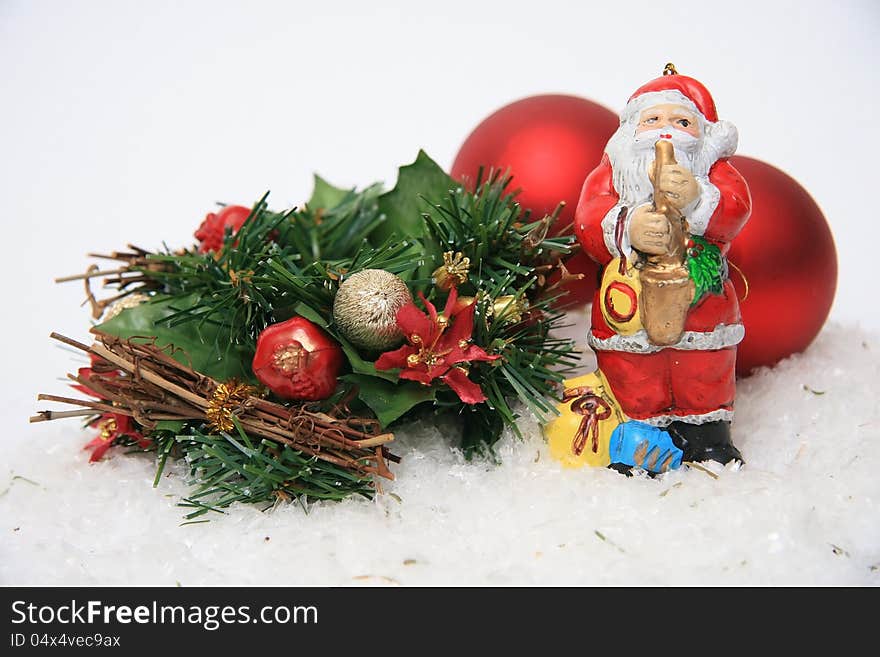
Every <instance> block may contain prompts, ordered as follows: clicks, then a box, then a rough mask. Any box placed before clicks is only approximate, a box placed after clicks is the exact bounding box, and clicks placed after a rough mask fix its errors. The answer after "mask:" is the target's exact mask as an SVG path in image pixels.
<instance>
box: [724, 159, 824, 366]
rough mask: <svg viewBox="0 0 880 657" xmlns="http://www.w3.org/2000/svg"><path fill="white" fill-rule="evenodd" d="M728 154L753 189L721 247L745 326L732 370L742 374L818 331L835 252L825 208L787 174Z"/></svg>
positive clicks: (804, 345) (792, 349)
mask: <svg viewBox="0 0 880 657" xmlns="http://www.w3.org/2000/svg"><path fill="white" fill-rule="evenodd" d="M730 161H731V163H732V164H733V165H734V166H735V167H736V169H737V170H738V171H739V172H740V173H741V174H742V175H743V177H744V178H745V179H746V181H747V182H748V184H749V190H750V191H751V195H752V215H751V217H750V218H749V221H748V222H747V223H746V225H745V228H743V230H742V232H741V233H740V234H739V235H738V236H737V237H736V239H734V241H733V244H732V246H731V248H730V252H729V253H728V260H729V262H730V263H731V265H732V266H731V272H730V277H731V279H732V280H733V282H734V286H735V287H736V291H737V294H738V295H739V298H740V310H741V312H742V318H743V324H744V326H745V329H746V335H745V338H744V339H743V341H742V342H741V343H740V345H739V348H738V350H737V360H736V371H737V374H739V375H740V376H745V375H746V374H748V373H749V372H751V371H752V370H753V369H754V368H756V367H760V366H763V365H774V364H775V363H777V362H779V361H780V360H782V359H783V358H785V357H787V356H790V355H791V354H795V353H798V352H800V351H803V350H804V349H806V348H807V347H808V346H809V345H810V343H811V342H812V341H813V339H814V338H815V337H816V335H818V333H819V331H820V330H821V329H822V325H823V324H824V323H825V320H826V319H827V318H828V312H829V311H830V310H831V304H832V302H833V301H834V292H835V290H836V289H837V252H836V251H835V248H834V239H833V238H832V236H831V229H830V228H829V226H828V222H827V221H826V220H825V216H824V215H823V214H822V211H821V210H820V209H819V206H818V205H816V202H815V201H814V200H813V199H812V197H811V196H810V194H809V193H808V192H807V191H806V190H805V189H804V188H803V187H801V185H799V184H798V183H797V182H796V181H795V180H794V179H793V178H791V177H790V176H788V175H786V174H785V173H783V172H782V171H780V170H779V169H777V168H776V167H773V166H771V165H769V164H767V163H765V162H761V161H760V160H755V159H752V158H750V157H743V156H735V157H732V158H731V160H730ZM736 268H739V270H741V272H742V276H740V275H738V274H737V272H736ZM743 278H744V279H745V281H744V280H743ZM746 282H747V283H746ZM746 287H748V293H747V294H746Z"/></svg>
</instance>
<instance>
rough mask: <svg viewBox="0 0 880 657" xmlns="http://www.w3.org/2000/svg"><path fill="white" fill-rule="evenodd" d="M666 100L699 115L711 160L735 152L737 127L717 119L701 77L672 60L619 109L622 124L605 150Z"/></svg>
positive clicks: (627, 138) (611, 146) (626, 137)
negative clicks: (678, 70)
mask: <svg viewBox="0 0 880 657" xmlns="http://www.w3.org/2000/svg"><path fill="white" fill-rule="evenodd" d="M663 104H674V105H681V106H683V107H686V108H688V109H689V110H691V111H692V112H694V113H695V114H697V115H698V116H699V118H700V123H701V124H702V128H703V131H704V138H705V142H706V146H707V147H708V148H709V149H710V150H709V151H708V153H710V154H711V156H712V158H713V160H712V161H714V160H715V159H718V158H722V157H730V156H731V155H733V154H734V152H736V145H737V141H738V135H737V131H736V127H735V126H734V125H733V124H732V123H730V122H729V121H719V120H718V111H717V110H716V109H715V101H714V100H712V95H711V94H710V93H709V90H708V89H706V87H704V86H703V84H702V83H701V82H700V81H698V80H695V79H694V78H690V77H688V76H686V75H679V74H678V73H676V72H675V67H674V66H672V65H671V64H667V65H666V69H665V71H664V72H663V75H661V76H660V77H659V78H655V79H653V80H651V81H650V82H648V83H647V84H643V85H642V86H641V87H639V88H638V89H636V92H635V93H634V94H633V95H632V96H630V98H629V101H628V102H627V103H626V107H625V108H624V109H623V111H622V112H621V113H620V128H619V129H618V131H617V133H615V136H613V137H612V138H611V141H610V142H609V143H608V147H607V148H606V150H607V151H609V152H612V151H613V150H614V148H615V146H614V144H615V142H616V141H624V142H625V141H628V140H629V139H631V138H632V131H633V130H634V129H635V126H636V125H637V124H638V120H639V114H640V113H641V112H642V110H644V109H647V108H649V107H654V106H656V105H663Z"/></svg>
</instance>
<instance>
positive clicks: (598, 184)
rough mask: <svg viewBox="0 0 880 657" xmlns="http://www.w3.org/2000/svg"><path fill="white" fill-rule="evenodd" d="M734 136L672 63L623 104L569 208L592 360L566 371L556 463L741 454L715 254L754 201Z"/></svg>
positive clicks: (727, 297) (721, 274) (721, 267)
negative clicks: (734, 431)
mask: <svg viewBox="0 0 880 657" xmlns="http://www.w3.org/2000/svg"><path fill="white" fill-rule="evenodd" d="M736 145H737V131H736V128H735V127H734V126H733V125H732V124H730V123H728V122H727V121H720V120H719V119H718V114H717V112H716V110H715V103H714V101H713V100H712V96H711V95H710V94H709V92H708V91H707V90H706V88H705V87H704V86H703V85H702V84H701V83H700V82H698V81H697V80H695V79H693V78H690V77H687V76H684V75H678V74H677V72H676V71H675V68H674V67H673V66H672V65H671V64H669V65H667V67H666V69H665V70H664V74H663V75H662V76H661V77H659V78H656V79H655V80H652V81H650V82H648V83H647V84H645V85H644V86H642V87H640V88H639V89H638V90H637V91H636V92H635V93H634V94H633V95H632V96H631V97H630V99H629V101H628V103H627V105H626V107H625V108H624V110H623V112H622V113H621V115H620V127H619V128H618V130H617V131H616V132H615V134H614V135H613V136H612V137H611V139H610V141H609V142H608V145H607V146H606V149H605V155H604V156H603V158H602V161H601V162H600V163H599V166H598V167H597V168H596V169H595V170H594V171H593V172H592V173H590V174H589V176H588V177H587V179H586V181H585V183H584V186H583V190H582V192H581V196H580V200H579V201H578V206H577V211H576V214H575V232H576V235H577V237H578V240H579V241H580V243H581V245H582V246H583V248H584V250H585V251H586V252H587V253H588V254H589V255H590V256H591V257H592V258H593V259H594V260H596V261H597V262H598V263H599V264H600V265H601V266H603V268H604V269H603V274H602V283H601V286H600V288H599V290H598V292H597V293H596V296H595V299H594V303H593V310H592V327H591V330H590V332H589V336H588V342H589V344H590V346H591V347H592V348H593V349H594V350H595V352H596V356H597V360H598V366H599V369H598V371H597V372H595V373H594V374H592V375H588V377H582V379H583V380H580V381H577V380H576V381H570V382H567V384H568V385H567V390H566V395H565V397H564V400H565V401H564V403H563V405H562V406H561V407H560V410H561V411H562V412H563V418H562V419H561V420H560V421H558V422H555V423H554V426H551V427H549V428H550V429H551V431H550V433H549V434H548V435H549V436H550V437H551V449H552V450H553V451H554V454H555V455H556V456H557V457H559V458H561V459H562V460H563V461H564V462H567V463H568V464H570V465H576V464H581V463H583V462H584V459H583V457H582V454H583V453H584V452H587V453H589V452H592V454H591V455H589V458H587V459H586V462H590V463H593V464H600V463H603V462H604V463H605V464H607V465H611V466H612V467H615V468H616V469H619V470H625V471H629V470H630V469H631V468H633V467H640V468H644V469H647V470H649V471H651V472H662V471H665V470H667V469H669V468H670V467H676V466H677V465H678V464H679V463H681V462H705V461H714V462H717V463H721V464H726V463H728V462H730V461H742V456H741V454H740V452H739V451H738V450H737V448H736V447H735V446H734V445H733V443H732V442H731V436H730V423H731V420H732V418H733V404H734V396H735V378H734V377H735V364H736V345H737V343H739V342H740V341H741V340H742V338H743V335H744V329H743V326H742V323H741V320H740V313H739V306H738V302H737V297H736V293H735V292H734V288H733V284H732V283H731V281H730V280H728V276H727V261H726V258H725V253H726V252H727V250H728V248H729V245H730V242H731V241H732V240H733V239H734V238H735V237H736V235H737V233H738V232H739V231H740V230H741V229H742V227H743V225H744V224H745V222H746V220H747V219H748V217H749V213H750V209H751V199H750V196H749V189H748V186H747V185H746V182H745V180H744V179H743V178H742V176H741V175H740V174H739V173H738V172H737V171H736V169H734V167H733V166H732V165H731V164H730V162H729V161H728V158H729V157H730V156H731V155H733V153H734V151H735V150H736ZM572 400H573V401H572ZM570 401H571V406H570V408H569V407H567V406H565V405H566V404H568V403H569V402H570ZM584 409H586V410H584ZM578 415H579V416H580V417H574V416H578ZM570 434H574V435H570ZM579 450H580V451H579Z"/></svg>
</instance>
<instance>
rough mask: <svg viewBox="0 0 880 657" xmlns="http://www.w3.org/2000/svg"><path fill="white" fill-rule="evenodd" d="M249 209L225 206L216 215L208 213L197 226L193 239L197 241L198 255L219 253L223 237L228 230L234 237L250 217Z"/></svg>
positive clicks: (241, 206)
mask: <svg viewBox="0 0 880 657" xmlns="http://www.w3.org/2000/svg"><path fill="white" fill-rule="evenodd" d="M250 213H251V210H250V208H246V207H244V206H243V205H227V206H226V207H225V208H223V209H222V210H220V212H218V213H216V214H215V213H213V212H209V213H208V215H207V216H206V217H205V220H204V221H203V222H202V224H201V226H199V228H198V230H197V231H196V233H195V237H196V239H197V240H199V242H200V244H199V253H210V252H212V251H219V250H220V248H221V247H222V246H223V237H224V234H225V232H226V229H227V228H229V229H230V230H231V232H232V234H233V235H234V234H235V233H237V232H238V231H239V230H240V229H241V227H242V226H243V225H244V222H245V220H246V219H247V218H248V216H250Z"/></svg>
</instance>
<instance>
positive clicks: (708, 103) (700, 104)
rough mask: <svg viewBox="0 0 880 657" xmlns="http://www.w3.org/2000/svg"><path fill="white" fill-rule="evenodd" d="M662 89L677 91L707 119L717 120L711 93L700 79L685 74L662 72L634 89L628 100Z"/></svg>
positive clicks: (662, 90) (661, 90)
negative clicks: (657, 76)
mask: <svg viewBox="0 0 880 657" xmlns="http://www.w3.org/2000/svg"><path fill="white" fill-rule="evenodd" d="M664 91H677V92H679V93H680V94H681V95H682V96H684V97H685V98H687V99H688V100H689V101H690V102H691V103H693V105H694V106H695V107H696V108H697V110H699V112H700V114H702V115H703V117H704V118H705V119H706V120H707V121H711V122H712V123H715V122H716V121H717V120H718V112H717V110H716V109H715V101H714V100H712V95H711V94H710V93H709V90H708V89H706V87H704V86H703V84H702V83H701V82H700V81H698V80H694V79H693V78H689V77H688V76H686V75H678V74H675V73H672V74H663V75H662V76H660V77H659V78H654V79H653V80H651V81H650V82H648V83H647V84H643V85H642V86H641V87H639V88H638V89H636V92H635V93H634V94H633V95H632V96H630V97H629V102H632V101H633V100H635V99H636V98H638V97H639V96H642V95H644V94H653V93H656V92H664ZM664 95H666V94H664Z"/></svg>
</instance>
